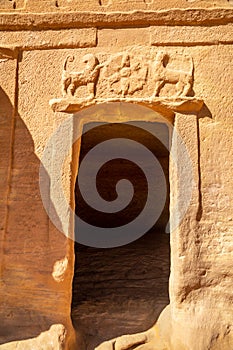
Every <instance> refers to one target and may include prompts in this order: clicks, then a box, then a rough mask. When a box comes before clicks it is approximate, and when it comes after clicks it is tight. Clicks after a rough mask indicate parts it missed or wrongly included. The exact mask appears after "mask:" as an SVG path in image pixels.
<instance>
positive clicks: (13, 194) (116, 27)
mask: <svg viewBox="0 0 233 350" xmlns="http://www.w3.org/2000/svg"><path fill="white" fill-rule="evenodd" d="M0 11H1V16H0V136H1V137H0V194H1V196H0V278H1V279H0V286H1V288H0V300H1V306H0V324H1V326H0V348H1V349H22V350H26V349H38V350H40V349H50V350H57V349H65V350H67V349H69V350H72V349H73V348H74V349H75V348H77V349H80V350H81V349H82V348H84V349H85V343H84V342H83V339H82V332H83V333H85V331H86V329H85V330H84V331H83V330H82V329H81V327H80V329H78V330H77V338H75V332H74V327H73V325H72V321H71V302H72V294H73V290H72V281H73V276H74V256H75V254H74V243H73V241H72V236H73V234H74V227H73V226H74V225H73V214H72V212H71V211H69V210H68V209H67V206H66V202H68V203H69V204H70V205H71V208H72V209H74V208H75V196H74V191H75V181H76V175H77V172H78V158H79V150H80V140H79V142H76V144H75V145H74V147H73V148H72V143H73V137H74V135H75V133H76V132H77V130H81V129H82V125H83V124H85V123H87V122H95V121H104V122H111V123H119V122H125V121H130V120H132V118H133V119H137V120H143V121H150V122H158V121H160V122H161V119H160V117H159V114H160V115H162V116H163V117H164V118H165V122H166V123H168V124H169V123H172V124H173V125H174V127H175V130H176V131H177V132H178V134H179V135H180V136H181V138H182V140H183V141H184V143H185V146H186V148H187V151H188V154H189V159H190V160H191V164H192V177H191V176H190V174H191V173H190V172H189V167H188V165H187V164H188V163H187V158H186V157H185V152H184V149H183V148H182V144H181V143H180V140H179V137H178V136H177V134H176V133H174V132H173V133H172V134H171V137H170V141H171V149H172V154H173V156H170V165H169V167H170V168H169V182H170V214H171V229H172V231H171V241H170V251H171V266H170V269H171V274H170V279H169V299H170V306H167V307H166V308H165V309H164V310H163V311H162V313H161V314H160V316H159V317H158V320H157V321H156V320H154V321H156V323H155V325H154V326H152V324H150V325H146V324H141V328H140V327H139V324H138V321H137V322H136V321H134V319H137V309H136V308H134V314H133V315H132V318H131V322H132V325H133V326H134V325H136V324H137V327H138V328H137V330H135V332H137V335H126V336H125V337H124V334H123V333H128V332H131V331H128V330H127V331H126V332H124V331H123V330H122V334H117V335H112V337H113V339H108V336H106V338H105V336H104V335H103V336H101V339H99V340H100V342H99V343H98V347H99V349H101V350H105V349H107V350H110V349H114V348H115V349H116V350H121V349H122V350H123V349H124V350H127V349H129V348H132V347H133V348H134V349H137V350H147V349H148V350H149V349H159V350H166V349H169V350H207V349H208V350H231V349H232V348H233V330H232V327H233V326H232V319H233V313H232V303H233V298H232V290H233V276H232V259H233V248H232V228H233V225H232V223H233V218H232V206H233V197H232V188H233V177H232V158H233V143H232V140H233V120H232V114H233V108H232V95H233V84H232V62H233V60H232V57H233V50H232V23H233V8H232V1H225V0H216V1H214V2H213V1H210V0H209V1H208V0H206V1H183V0H169V1H166V2H161V1H155V0H154V1H153V0H152V1H146V0H144V1H139V0H138V1H136V0H135V1H123V0H122V1H107V0H106V1H105V0H101V1H94V0H93V1H91V0H90V1H87V2H83V1H78V0H77V1H68V0H67V1H66V0H57V1H52V0H51V1H50V0H46V1H43V2H38V1H34V0H25V1H23V0H14V1H8V0H1V1H0ZM72 55H73V56H74V60H73V61H72V60H71V59H69V62H67V67H65V68H67V69H64V64H65V61H66V60H67V59H68V56H72ZM86 55H88V56H86ZM84 57H86V58H87V57H89V58H88V60H86V61H85V62H84V61H83V59H84ZM97 61H98V62H97ZM74 73H78V74H74ZM92 78H93V79H92ZM101 101H102V102H103V101H104V102H106V101H108V102H112V103H111V104H110V103H109V104H108V105H107V106H105V107H104V108H102V107H101V104H100V102H101ZM118 102H121V104H119V103H118ZM123 102H127V103H128V104H127V106H128V107H127V108H128V109H127V108H126V107H125V106H124V103H123ZM96 104H98V107H96ZM91 105H92V107H90V108H87V107H88V106H91ZM51 106H52V108H51ZM93 106H94V107H93ZM132 106H134V107H136V109H135V110H134V112H135V113H134V114H133V117H132V108H133V107H132ZM84 107H85V108H84ZM137 107H138V108H140V109H138V110H137ZM147 107H148V108H147ZM80 108H83V110H82V115H80V114H79V117H77V118H75V119H74V120H72V119H69V117H70V114H69V113H73V112H78V111H80ZM91 108H94V109H91ZM95 108H96V109H95ZM126 109H127V110H126ZM152 110H153V111H155V112H156V113H155V114H153V113H152V112H151V111H152ZM127 111H128V112H127ZM137 111H138V112H137ZM64 120H66V121H67V123H65V124H63V122H64ZM69 121H71V122H70V123H69ZM58 126H62V128H61V129H60V131H59V132H60V134H57V135H58V136H59V137H57V138H54V139H53V140H55V141H54V142H53V146H52V148H51V149H50V152H48V149H47V148H46V145H48V143H49V139H50V137H51V135H52V134H53V132H54V131H55V130H56V131H57V129H58ZM67 144H68V146H69V147H68V146H67V150H65V145H67ZM45 149H46V150H47V153H46V157H47V158H46V159H45V158H44V157H43V154H44V150H45ZM64 152H65V155H64ZM172 158H173V159H172ZM41 163H42V165H43V166H44V169H43V178H42V192H43V196H41V191H40V183H39V169H40V165H41ZM60 178H61V180H60V182H59V181H58V180H59V179H60ZM60 183H61V184H62V191H60V190H59V185H60ZM192 185H193V187H192ZM191 190H192V191H191ZM189 191H191V192H192V193H191V201H190V205H189V207H188V210H187V212H186V214H185V216H184V218H183V220H182V221H181V223H180V225H179V226H178V227H177V226H176V222H177V220H178V219H179V217H180V216H182V213H183V211H184V209H185V200H186V198H187V196H188V195H189ZM42 197H43V201H44V202H42ZM64 198H65V200H64ZM62 230H63V231H64V232H65V233H66V235H64V234H63V233H61V232H60V231H62ZM67 236H68V237H69V238H67ZM135 244H136V245H137V244H139V243H137V242H135ZM123 249H126V247H123ZM145 249H146V244H145ZM166 249H167V246H166ZM78 254H79V253H78V252H77V261H78V259H79V256H78ZM81 254H82V253H81ZM81 254H80V257H81ZM106 254H109V253H108V252H107V251H106ZM151 260H152V259H151ZM152 261H153V260H152ZM82 263H83V264H84V265H82V264H80V268H81V266H85V261H82ZM98 264H99V265H100V266H101V264H100V262H99V263H98ZM147 264H149V262H147ZM151 264H152V265H153V263H151ZM104 273H107V271H105V272H104ZM150 273H152V272H150ZM84 277H85V276H84V275H82V278H84ZM75 279H76V276H75ZM76 281H77V283H78V276H77V279H76ZM136 282H137V281H136ZM88 283H89V281H88V278H87V279H85V278H84V280H83V287H85V286H87V285H88ZM150 285H151V286H152V287H153V283H151V284H150ZM148 286H149V284H147V287H148ZM85 288H86V287H85ZM148 288H149V287H148ZM94 292H95V291H94V290H91V294H90V295H91V298H94V297H95V296H94ZM128 292H129V290H127V293H128ZM128 296H129V295H128V294H127V297H128ZM92 300H93V299H92ZM88 302H89V305H90V299H89V301H88ZM105 302H106V301H105ZM156 302H157V299H153V298H151V303H152V304H153V305H156ZM77 305H79V307H80V305H81V300H79V301H77ZM95 307H96V308H98V305H97V304H96V305H95ZM141 307H142V305H140V306H139V307H138V310H139V311H140V310H141V309H140V308H141ZM84 311H85V310H84ZM124 311H125V309H124ZM152 311H153V312H155V310H154V309H153V310H152ZM85 312H86V311H85ZM117 312H118V311H117ZM84 314H85V313H84ZM84 314H82V315H84ZM82 317H83V316H82ZM156 318H157V316H156ZM76 320H77V321H78V322H79V321H80V322H81V317H80V319H79V318H78V315H77V318H76ZM129 320H130V318H128V321H129ZM142 323H143V322H142ZM88 327H89V326H88ZM110 327H111V328H112V329H114V327H115V325H114V322H112V324H111V326H110ZM147 327H148V328H149V329H148V330H146V329H145V328H147ZM93 328H94V326H93ZM139 328H140V329H139ZM98 331H99V329H98ZM133 332H134V331H133ZM140 332H142V334H140ZM118 335H119V336H120V338H115V337H116V336H118ZM109 336H111V334H110V335H109ZM97 340H98V339H95V341H94V342H93V344H94V343H95V344H96V342H97ZM93 346H94V345H93Z"/></svg>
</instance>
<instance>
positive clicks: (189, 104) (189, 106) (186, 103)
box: [49, 97, 204, 113]
mask: <svg viewBox="0 0 233 350" xmlns="http://www.w3.org/2000/svg"><path fill="white" fill-rule="evenodd" d="M112 102H129V103H138V104H146V105H147V106H151V107H153V106H161V107H164V108H166V109H168V110H171V111H173V112H183V113H191V112H193V113H197V112H199V111H200V110H201V108H202V106H203V104H204V102H203V100H201V99H197V98H195V97H180V98H171V97H157V98H153V99H152V98H132V97H128V98H127V97H126V98H120V97H116V98H107V99H103V98H97V99H92V100H90V99H78V98H57V99H52V100H50V102H49V104H50V106H51V108H52V110H53V111H54V112H66V113H75V112H78V111H80V110H81V109H82V108H85V107H89V106H92V105H94V104H101V103H112Z"/></svg>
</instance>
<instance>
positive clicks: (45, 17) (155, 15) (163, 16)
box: [0, 8, 233, 30]
mask: <svg viewBox="0 0 233 350" xmlns="http://www.w3.org/2000/svg"><path fill="white" fill-rule="evenodd" d="M226 23H233V9H224V8H215V9H171V10H163V11H130V12H109V13H104V12H70V13H65V12H63V13H62V12H59V13H56V12H54V13H2V15H1V16H0V29H1V30H22V29H25V30H31V29H35V28H37V29H43V30H45V29H55V28H57V29H58V28H59V29H61V28H66V29H67V28H78V27H88V26H89V27H105V28H107V27H111V28H112V27H118V28H122V27H129V26H130V27H133V26H136V27H139V26H143V25H144V26H147V25H182V24H183V25H185V24H187V25H195V24H200V25H205V24H206V25H210V24H211V25H220V24H226Z"/></svg>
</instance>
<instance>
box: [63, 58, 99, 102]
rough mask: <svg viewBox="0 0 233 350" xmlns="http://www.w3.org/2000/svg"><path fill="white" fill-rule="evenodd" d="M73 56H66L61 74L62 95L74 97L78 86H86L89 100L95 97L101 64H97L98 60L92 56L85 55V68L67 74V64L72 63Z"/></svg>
mask: <svg viewBox="0 0 233 350" xmlns="http://www.w3.org/2000/svg"><path fill="white" fill-rule="evenodd" d="M73 61H74V56H68V57H67V58H66V59H65V62H64V66H63V72H62V95H63V97H65V96H67V95H68V96H74V94H75V92H76V90H77V89H78V87H80V86H87V89H88V93H89V98H91V99H92V98H94V97H95V89H96V83H97V80H98V77H99V71H100V68H102V67H103V64H99V61H98V59H97V58H96V57H95V56H94V55H93V54H87V55H85V56H84V57H83V60H82V61H83V63H85V68H84V69H83V70H82V71H80V72H72V71H71V72H68V71H67V63H68V62H73Z"/></svg>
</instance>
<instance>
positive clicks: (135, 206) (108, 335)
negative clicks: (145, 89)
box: [72, 121, 170, 350]
mask: <svg viewBox="0 0 233 350" xmlns="http://www.w3.org/2000/svg"><path fill="white" fill-rule="evenodd" d="M153 130H156V134H157V135H160V136H161V139H162V140H163V143H162V142H161V141H160V140H159V139H158V138H156V137H155V136H154V135H153V132H150V131H153ZM114 138H126V139H130V140H134V141H136V142H138V143H140V144H142V145H143V146H145V147H146V148H147V149H148V150H150V152H151V153H152V154H153V155H154V156H155V157H156V159H157V160H158V161H159V163H160V165H161V167H162V170H163V173H164V177H165V179H166V187H167V195H166V201H165V205H164V208H163V210H162V212H161V215H160V217H159V219H158V220H157V222H155V223H154V225H153V226H152V227H151V228H150V229H149V230H148V231H147V232H146V233H145V234H144V235H143V236H142V237H140V238H138V239H137V240H135V241H133V242H131V243H129V244H126V245H123V246H119V247H115V248H107V249H106V248H96V247H88V246H85V245H82V244H80V243H77V242H76V243H75V271H74V279H73V299H72V321H73V324H74V327H75V329H76V330H77V331H78V332H79V333H81V334H82V336H83V339H84V343H85V348H86V349H88V350H89V349H90V350H91V349H94V348H95V346H97V345H98V344H100V343H102V342H103V341H106V340H109V339H112V338H115V337H117V336H121V335H123V334H132V333H138V332H142V331H145V330H147V329H149V328H150V327H151V326H153V324H154V323H155V322H156V320H157V318H158V316H159V315H160V313H161V311H162V310H163V309H164V307H165V306H166V305H168V304H169V293H168V281H169V274H170V235H169V232H168V231H169V230H168V226H169V225H168V222H169V193H170V189H169V130H168V127H167V125H166V124H165V123H158V122H153V123H152V122H144V121H140V122H139V121H137V122H135V123H134V125H133V126H132V125H131V124H130V123H90V124H85V125H84V132H83V136H82V139H81V150H80V156H79V164H81V162H82V161H83V160H84V158H85V156H86V155H87V154H88V152H90V150H91V149H93V148H94V147H95V146H96V145H98V144H100V143H101V142H103V141H106V140H111V139H114ZM146 162H147V159H146V158H145V163H146ZM146 165H147V166H148V164H146ZM87 166H88V167H90V168H91V167H92V166H93V164H87ZM90 168H89V169H90ZM122 178H127V179H128V180H129V181H130V182H131V183H132V184H133V186H134V190H135V192H134V196H133V199H132V202H131V203H130V204H129V205H128V206H127V208H126V209H125V210H121V211H120V212H119V213H107V214H106V213H103V212H97V211H96V210H93V208H90V206H89V205H88V204H87V203H86V202H85V200H84V199H83V197H82V195H81V193H80V189H79V186H78V181H76V188H75V200H76V215H77V216H79V217H81V218H82V220H84V221H85V222H88V223H90V224H91V225H93V227H94V226H96V227H105V228H106V229H108V228H109V232H110V234H111V230H110V228H112V227H117V226H122V225H126V224H127V223H129V222H130V221H132V220H134V218H135V217H137V216H138V215H139V214H140V211H141V210H142V209H143V207H144V205H145V201H146V198H147V190H148V187H147V184H146V181H145V177H144V175H143V169H141V170H140V169H138V167H137V166H135V164H133V163H132V162H130V161H128V160H126V159H123V158H122V159H121V158H118V159H115V160H112V161H111V162H108V163H106V164H105V165H103V167H102V168H101V169H100V171H99V172H98V176H97V179H96V186H97V189H98V191H99V194H100V196H102V197H103V198H104V199H105V200H106V201H112V200H114V199H115V198H116V191H115V185H116V183H117V181H119V180H120V179H122ZM156 191H160V189H159V188H157V189H156ZM154 195H155V198H159V196H158V193H155V194H154ZM156 196H157V197H156ZM157 200H158V199H157ZM155 205H156V201H155ZM75 234H76V237H77V241H78V235H79V228H78V227H76V228H75Z"/></svg>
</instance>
